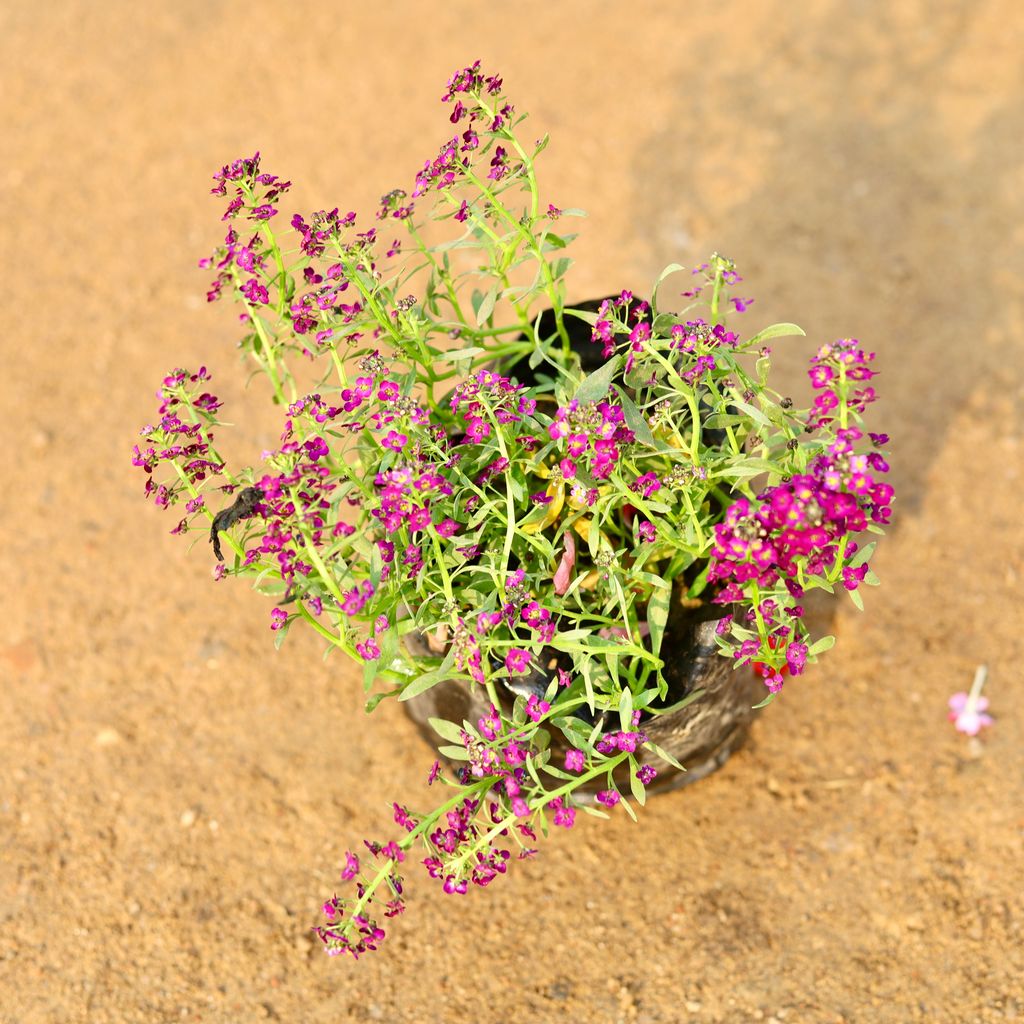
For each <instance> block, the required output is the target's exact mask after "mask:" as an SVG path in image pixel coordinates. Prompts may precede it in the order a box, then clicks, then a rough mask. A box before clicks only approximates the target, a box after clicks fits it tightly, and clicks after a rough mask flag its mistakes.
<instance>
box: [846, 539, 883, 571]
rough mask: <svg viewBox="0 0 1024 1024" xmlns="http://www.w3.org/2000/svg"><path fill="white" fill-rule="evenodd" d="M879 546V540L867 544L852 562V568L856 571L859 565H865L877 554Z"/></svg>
mask: <svg viewBox="0 0 1024 1024" xmlns="http://www.w3.org/2000/svg"><path fill="white" fill-rule="evenodd" d="M877 546H878V541H877V540H873V541H872V542H871V543H870V544H865V545H864V547H862V548H861V549H860V551H858V552H857V553H856V554H855V555H854V556H853V558H852V559H851V560H850V568H851V569H856V568H857V566H858V565H863V564H864V563H865V562H866V561H867V560H868V559H869V558H870V557H871V556H872V555H873V554H874V553H875V548H876V547H877Z"/></svg>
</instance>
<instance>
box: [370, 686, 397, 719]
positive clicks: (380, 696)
mask: <svg viewBox="0 0 1024 1024" xmlns="http://www.w3.org/2000/svg"><path fill="white" fill-rule="evenodd" d="M401 692H402V691H401V690H388V691H386V692H385V693H375V694H374V695H373V696H372V697H371V698H370V699H369V700H368V701H367V702H366V704H364V705H363V707H364V708H365V710H366V713H367V714H368V715H371V714H373V712H374V711H375V710H376V709H377V705H378V704H379V703H380V702H381V701H382V700H386V699H387V698H388V697H397V696H398V695H399V694H400V693H401Z"/></svg>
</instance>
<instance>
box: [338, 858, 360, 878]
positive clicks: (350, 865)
mask: <svg viewBox="0 0 1024 1024" xmlns="http://www.w3.org/2000/svg"><path fill="white" fill-rule="evenodd" d="M358 874H359V858H358V857H357V856H356V855H355V854H354V853H350V852H346V853H345V866H344V867H343V868H342V869H341V877H342V878H343V879H344V880H345V881H346V882H350V881H351V880H352V879H353V878H355V877H356V875H358Z"/></svg>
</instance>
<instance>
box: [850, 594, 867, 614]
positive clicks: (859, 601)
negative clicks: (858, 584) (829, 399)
mask: <svg viewBox="0 0 1024 1024" xmlns="http://www.w3.org/2000/svg"><path fill="white" fill-rule="evenodd" d="M848 593H849V595H850V600H851V601H852V602H853V603H854V604H855V605H856V606H857V609H858V610H859V611H864V598H863V597H861V596H860V591H859V590H850V591H848Z"/></svg>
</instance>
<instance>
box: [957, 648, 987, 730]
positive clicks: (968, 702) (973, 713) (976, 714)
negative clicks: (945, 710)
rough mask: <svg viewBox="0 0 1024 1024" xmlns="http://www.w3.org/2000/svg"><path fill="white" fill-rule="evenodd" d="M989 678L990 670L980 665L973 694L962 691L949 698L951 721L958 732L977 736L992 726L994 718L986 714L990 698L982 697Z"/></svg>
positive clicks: (972, 685) (973, 685)
mask: <svg viewBox="0 0 1024 1024" xmlns="http://www.w3.org/2000/svg"><path fill="white" fill-rule="evenodd" d="M987 676H988V668H987V667H986V666H985V665H979V666H978V670H977V672H975V673H974V682H973V683H972V684H971V692H970V693H964V692H963V691H961V692H959V693H954V694H953V696H952V697H950V698H949V720H950V721H951V722H952V723H953V724H954V725H955V726H956V728H957V731H958V732H962V733H965V734H966V735H968V736H977V735H978V733H979V732H981V730H982V729H984V728H985V726H987V725H991V724H992V716H991V715H986V714H985V712H986V711H987V710H988V697H982V695H981V690H982V687H983V686H984V685H985V679H986V678H987Z"/></svg>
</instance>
